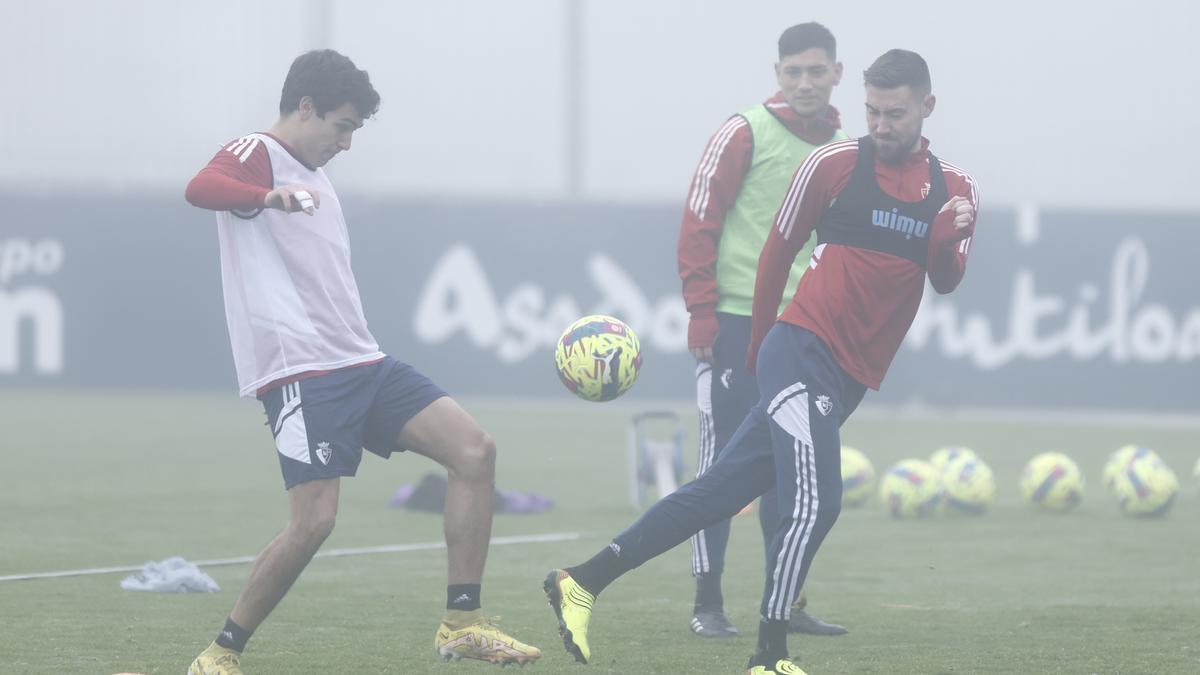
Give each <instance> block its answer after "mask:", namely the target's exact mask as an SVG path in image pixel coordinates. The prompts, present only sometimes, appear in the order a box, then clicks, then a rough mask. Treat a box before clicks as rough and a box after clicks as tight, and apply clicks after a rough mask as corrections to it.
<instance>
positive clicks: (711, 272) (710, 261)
mask: <svg viewBox="0 0 1200 675" xmlns="http://www.w3.org/2000/svg"><path fill="white" fill-rule="evenodd" d="M752 148H753V138H752V137H751V134H750V126H749V125H748V124H747V122H746V118H744V117H742V116H741V115H734V116H733V117H730V118H729V120H728V121H726V122H725V124H724V125H722V126H721V128H720V129H718V130H717V133H715V134H713V136H712V138H711V139H709V141H708V145H707V146H705V148H704V154H703V155H702V156H701V157H700V164H699V166H697V167H696V173H695V175H694V176H693V177H692V186H691V189H689V190H688V196H687V203H686V204H685V205H684V211H683V223H682V224H681V225H680V228H679V243H678V246H677V249H676V252H677V256H678V263H679V278H680V279H681V280H682V281H683V300H684V303H685V304H686V305H687V309H688V313H689V314H690V319H689V321H688V349H690V350H691V352H692V355H693V356H695V357H696V359H697V360H699V361H705V362H711V361H712V347H713V343H714V342H716V339H717V301H718V300H720V296H719V294H718V292H717V248H718V245H719V244H720V241H721V231H722V230H723V229H724V227H725V216H726V214H727V213H728V212H729V209H730V208H731V207H732V206H733V202H734V200H735V199H737V195H738V192H740V191H741V189H742V180H743V179H744V178H745V177H746V171H747V170H748V169H749V167H750V158H751V154H752Z"/></svg>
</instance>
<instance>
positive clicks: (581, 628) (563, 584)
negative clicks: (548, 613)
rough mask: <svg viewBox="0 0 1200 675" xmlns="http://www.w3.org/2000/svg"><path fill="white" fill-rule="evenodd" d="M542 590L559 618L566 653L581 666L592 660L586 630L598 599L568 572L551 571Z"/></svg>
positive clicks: (559, 630)
mask: <svg viewBox="0 0 1200 675" xmlns="http://www.w3.org/2000/svg"><path fill="white" fill-rule="evenodd" d="M542 588H543V589H544V590H545V591H546V599H547V600H549V601H550V606H551V607H553V608H554V614H555V616H557V617H558V634H559V635H561V636H562V639H563V646H564V647H566V648H567V652H569V653H570V654H571V655H572V656H574V657H575V660H576V661H578V662H580V663H587V662H588V661H591V660H592V649H591V647H589V646H588V638H587V631H588V622H589V621H591V620H592V604H593V603H595V602H596V596H594V595H592V594H591V593H590V592H588V590H587V589H585V588H584V587H583V586H580V585H579V584H578V583H577V582H576V581H575V580H574V579H572V578H571V575H570V573H568V572H567V571H566V570H551V571H550V573H549V574H547V575H546V581H545V582H544V583H543V584H542Z"/></svg>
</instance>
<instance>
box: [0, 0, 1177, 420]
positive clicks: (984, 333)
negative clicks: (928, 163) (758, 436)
mask: <svg viewBox="0 0 1200 675" xmlns="http://www.w3.org/2000/svg"><path fill="white" fill-rule="evenodd" d="M4 10H5V11H4V20H3V22H0V49H2V50H3V58H0V91H3V92H5V105H4V106H2V110H0V115H3V122H2V123H0V148H2V150H3V155H2V156H3V161H2V162H0V199H3V200H4V203H5V204H6V209H5V211H4V214H3V216H2V217H0V385H15V386H22V387H25V386H34V387H38V386H50V387H55V386H64V385H65V386H82V387H136V388H151V389H157V388H184V389H206V390H218V391H221V392H226V393H228V392H229V391H230V390H231V389H232V385H233V366H232V360H231V358H230V353H229V343H228V336H227V333H226V329H225V325H224V312H223V308H222V300H221V294H220V279H219V274H218V257H217V248H216V236H215V233H214V231H213V228H212V223H213V218H212V214H211V213H209V212H205V211H202V210H199V209H195V208H192V207H191V206H189V205H187V204H186V203H185V202H184V200H183V198H182V197H183V191H184V187H185V185H186V184H187V181H188V180H189V179H190V178H191V177H192V176H193V175H194V174H195V173H196V172H197V171H198V170H199V169H200V168H201V167H202V166H203V165H204V164H205V163H207V162H208V160H209V159H210V158H211V157H212V156H213V154H214V153H215V152H216V151H217V150H218V149H219V148H220V147H221V146H222V145H223V144H225V143H226V142H228V141H229V140H231V139H234V138H237V137H240V136H242V135H244V134H246V133H249V132H251V131H260V130H266V129H268V128H269V127H270V126H271V125H272V123H273V122H274V121H275V119H276V118H277V111H278V99H279V92H280V88H281V86H282V83H283V79H284V76H285V74H286V72H287V69H288V67H289V66H290V64H291V62H292V60H293V59H294V58H295V57H296V56H297V55H298V54H300V53H302V52H303V51H306V50H308V49H311V48H318V47H332V48H335V49H337V50H339V51H342V52H343V53H345V54H347V55H349V56H350V57H351V58H352V59H353V60H354V61H355V63H356V64H357V65H358V66H359V67H361V68H364V69H366V70H368V71H369V73H370V75H371V79H372V82H373V84H374V85H375V87H376V88H377V89H378V91H379V92H380V94H381V96H382V105H381V109H380V111H379V113H378V114H377V115H376V117H375V118H374V119H373V120H370V121H368V122H367V124H366V126H365V127H364V128H363V129H362V130H360V131H359V132H358V133H356V134H355V138H354V145H353V148H352V149H351V151H350V152H348V153H343V154H342V155H340V156H339V157H338V158H337V159H336V160H335V161H333V162H332V163H331V164H330V165H329V167H327V169H328V171H329V173H330V175H331V176H332V178H333V180H334V184H335V185H336V186H337V189H338V192H339V194H340V195H341V197H342V203H343V205H344V208H345V211H346V215H347V219H348V222H349V223H350V226H351V230H352V233H353V237H354V244H355V254H354V264H355V270H356V274H357V277H358V282H359V287H360V290H361V293H362V296H363V300H364V304H365V309H366V314H367V318H368V321H369V322H370V326H371V329H372V331H373V332H374V334H375V336H376V337H377V338H378V339H379V341H380V344H381V345H382V346H383V348H384V350H385V351H388V352H389V353H392V354H395V355H396V356H397V357H399V358H402V359H404V360H406V361H410V362H412V363H415V364H417V365H419V366H420V367H422V369H423V370H425V371H426V372H427V373H428V374H430V375H431V376H432V377H433V378H434V379H435V380H437V381H438V382H439V383H441V384H443V385H445V386H447V388H448V389H449V390H450V391H452V392H455V393H456V394H481V395H496V396H505V397H520V396H528V397H534V398H547V397H565V396H567V395H566V393H565V392H564V391H563V389H562V388H561V387H560V386H559V384H558V382H557V380H556V378H554V377H553V374H552V371H551V370H550V365H549V363H550V361H551V357H550V354H551V351H552V346H553V344H554V341H555V339H556V338H557V336H558V335H559V333H560V332H561V330H562V329H563V327H565V326H566V325H568V324H569V323H571V322H572V321H573V320H574V319H575V318H577V317H579V316H581V315H583V314H586V313H594V312H604V313H612V314H616V315H617V316H620V317H622V318H623V319H625V320H626V321H628V322H629V323H630V324H631V325H632V326H633V327H634V328H635V329H636V330H637V331H638V333H639V335H640V337H641V338H642V343H643V346H644V348H645V349H646V351H647V354H646V359H645V362H646V367H645V368H644V370H643V373H642V376H641V378H640V380H639V383H638V386H637V387H635V388H634V390H633V392H631V394H630V396H631V397H632V398H635V399H636V398H638V397H654V398H665V399H671V400H686V399H688V398H690V397H691V396H693V393H692V391H691V388H692V384H691V372H692V369H693V363H692V361H691V358H690V356H689V355H688V353H687V350H686V326H687V313H686V310H685V309H684V307H683V303H682V299H681V297H680V290H679V289H680V285H679V280H678V277H677V275H676V258H675V242H676V237H677V236H678V231H679V222H680V215H681V211H682V205H683V200H684V197H685V194H686V191H687V188H688V185H689V182H690V180H691V177H692V174H693V172H694V170H695V167H696V164H697V162H698V160H699V158H700V155H701V152H702V150H703V149H704V147H705V144H706V143H707V141H708V139H709V137H710V136H711V135H712V134H713V133H714V132H715V131H716V130H717V128H718V127H720V125H721V124H722V123H723V122H724V121H725V120H726V119H727V118H728V117H729V116H730V115H732V114H734V113H737V112H739V111H743V110H745V109H747V108H748V107H750V106H753V105H757V104H759V103H761V102H762V101H763V100H764V99H766V98H767V97H769V96H771V95H772V94H773V93H774V92H775V91H776V90H777V85H776V82H775V76H774V72H773V64H774V63H775V62H776V60H777V40H778V37H779V34H780V33H781V32H782V31H783V30H784V29H785V28H786V27H788V26H790V25H793V24H795V23H800V22H804V21H810V20H816V21H820V22H822V23H824V24H825V25H826V26H828V27H829V28H830V29H831V30H832V31H833V32H834V34H835V35H836V36H837V38H838V50H839V53H838V58H839V60H840V61H841V62H842V63H843V64H844V66H845V75H844V77H843V80H842V83H841V85H840V86H839V87H838V88H836V89H835V91H834V95H833V103H834V105H836V106H837V107H838V108H839V109H840V110H841V111H842V120H843V125H844V128H845V130H846V131H847V132H848V133H849V134H850V135H852V136H858V135H862V134H863V133H865V122H864V119H863V112H862V98H863V91H862V85H861V74H862V71H863V69H865V68H866V67H867V66H868V65H869V64H870V63H871V61H873V60H874V58H875V57H877V56H878V55H879V54H881V53H883V52H884V51H886V50H888V49H891V48H893V47H903V48H908V49H912V50H915V51H917V52H919V53H921V54H922V55H923V56H924V57H925V58H926V60H927V61H928V63H929V65H930V68H931V71H932V78H933V90H934V93H935V94H936V95H937V97H938V103H937V108H936V110H935V111H934V113H933V116H932V117H931V118H930V119H928V120H927V121H926V123H925V128H924V132H925V134H926V135H927V136H928V137H929V138H931V140H932V145H931V148H932V150H933V151H934V152H935V153H936V154H937V155H938V156H940V157H942V158H944V159H946V160H948V161H950V162H952V163H954V164H956V165H957V166H960V167H962V168H964V169H966V170H967V171H969V172H970V173H971V174H972V175H973V176H974V177H975V179H976V180H977V182H978V184H979V186H980V193H981V202H982V211H981V219H980V226H979V227H980V229H979V232H978V233H977V236H976V237H975V240H974V245H973V247H972V256H971V262H970V265H969V268H968V273H967V276H966V278H965V280H964V282H963V284H962V286H961V287H960V289H959V290H958V291H956V292H955V293H954V294H952V295H950V296H936V295H935V294H933V293H932V291H928V292H927V293H926V297H925V301H924V304H923V305H922V310H921V313H919V314H918V317H917V320H916V322H915V324H914V327H913V330H912V331H911V332H910V335H909V338H908V340H907V341H906V343H905V348H904V349H902V350H901V353H900V354H899V355H898V357H897V359H896V361H895V363H894V365H893V367H892V369H891V371H890V372H889V375H888V379H887V381H886V382H885V385H884V388H883V390H882V391H881V392H880V393H879V394H878V395H872V396H871V397H869V399H868V402H869V403H871V404H876V403H880V404H897V405H906V406H909V407H910V408H911V407H912V406H919V405H923V404H929V405H932V406H936V407H942V408H955V407H962V406H977V407H982V408H989V409H994V408H1019V409H1023V410H1033V411H1038V410H1044V409H1055V410H1060V409H1068V408H1070V409H1075V408H1079V409H1085V410H1096V409H1104V410H1133V411H1139V412H1148V413H1155V414H1159V413H1163V412H1171V413H1173V414H1175V413H1182V414H1183V415H1185V416H1188V417H1189V418H1190V419H1193V420H1195V419H1196V417H1195V412H1196V410H1197V409H1198V408H1200V391H1197V390H1196V388H1195V387H1194V381H1195V379H1196V375H1197V373H1198V372H1200V371H1198V369H1197V368H1198V365H1200V300H1198V299H1197V296H1196V293H1195V288H1196V281H1197V276H1196V273H1195V271H1194V263H1193V257H1194V251H1196V250H1200V228H1198V227H1197V225H1200V222H1198V221H1200V190H1196V189H1195V188H1194V186H1193V182H1194V178H1193V177H1194V175H1195V171H1194V169H1193V167H1192V164H1193V162H1194V158H1195V157H1196V156H1197V154H1200V153H1198V150H1200V140H1198V139H1200V136H1197V134H1195V133H1193V132H1192V131H1191V125H1190V124H1189V123H1188V114H1189V113H1190V112H1191V110H1192V109H1193V108H1194V107H1195V104H1196V103H1197V99H1198V98H1200V95H1198V94H1197V88H1196V86H1195V84H1194V80H1195V76H1194V72H1195V70H1196V66H1197V65H1198V64H1200V47H1198V46H1197V41H1196V40H1195V37H1194V32H1195V29H1196V26H1197V25H1198V22H1197V19H1198V18H1200V5H1197V4H1195V3H1188V2H1183V1H1182V0H1180V1H1177V2H1168V1H1162V0H1159V1H1149V2H1127V1H1124V0H1108V1H1106V2H1082V1H1080V2H1074V1H1064V2H1033V1H1026V0H1018V1H1015V2H974V3H969V4H964V3H961V2H942V1H932V0H925V1H918V2H906V3H885V2H847V3H825V4H821V5H814V4H811V3H797V2H732V1H716V0H708V1H702V2H683V1H676V0H670V1H661V2H632V1H628V0H617V1H607V2H599V1H583V0H538V1H529V2H508V3H496V2H486V1H483V0H458V1H447V2H422V3H417V2H401V3H376V2H367V1H365V0H301V1H299V2H283V1H262V2H233V1H229V0H216V1H213V2H207V3H202V4H197V3H160V2H148V1H147V2H132V1H127V2H94V3H93V2H71V1H63V0H58V1H53V0H52V1H48V2H26V1H23V0H17V1H12V0H10V1H9V2H6V3H5V5H4Z"/></svg>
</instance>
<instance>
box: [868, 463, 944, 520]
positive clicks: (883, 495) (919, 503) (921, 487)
mask: <svg viewBox="0 0 1200 675" xmlns="http://www.w3.org/2000/svg"><path fill="white" fill-rule="evenodd" d="M879 499H880V501H882V502H883V505H884V506H885V507H886V508H887V510H888V512H889V513H891V514H892V516H893V517H896V518H914V517H916V518H920V517H924V516H928V515H931V514H933V513H934V511H936V510H937V507H938V502H940V501H941V499H942V486H941V481H939V480H938V475H937V470H936V469H934V468H933V465H932V464H930V463H929V462H926V461H925V460H921V459H906V460H903V461H900V462H897V463H896V464H894V465H892V467H891V468H890V469H888V470H887V473H885V474H883V478H881V479H880V480H879Z"/></svg>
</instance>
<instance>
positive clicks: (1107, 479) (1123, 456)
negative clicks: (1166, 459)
mask: <svg viewBox="0 0 1200 675" xmlns="http://www.w3.org/2000/svg"><path fill="white" fill-rule="evenodd" d="M1142 458H1148V459H1154V460H1156V461H1158V462H1162V458H1160V457H1159V456H1158V453H1156V452H1154V451H1153V450H1151V449H1150V448H1147V447H1144V446H1140V445H1124V446H1121V447H1120V448H1117V449H1116V450H1114V451H1113V453H1112V454H1111V455H1109V456H1108V461H1107V462H1105V463H1104V469H1103V471H1102V472H1101V480H1102V481H1103V483H1104V487H1105V489H1107V490H1108V491H1109V492H1110V493H1112V494H1116V490H1117V479H1118V477H1119V476H1120V474H1121V472H1123V471H1125V470H1126V469H1128V467H1129V465H1130V464H1132V463H1133V462H1134V461H1135V460H1139V459H1142Z"/></svg>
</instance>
